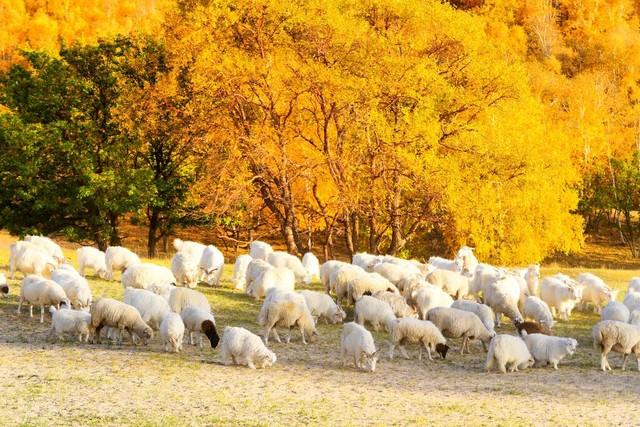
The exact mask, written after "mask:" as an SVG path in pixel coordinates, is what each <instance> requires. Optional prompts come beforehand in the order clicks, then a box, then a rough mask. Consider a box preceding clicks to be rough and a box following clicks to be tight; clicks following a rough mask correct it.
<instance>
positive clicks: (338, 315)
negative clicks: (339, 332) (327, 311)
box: [333, 305, 347, 323]
mask: <svg viewBox="0 0 640 427" xmlns="http://www.w3.org/2000/svg"><path fill="white" fill-rule="evenodd" d="M346 317H347V313H345V312H344V310H343V309H342V308H340V307H339V306H337V305H336V312H335V313H334V315H333V323H342V321H343V320H344V319H345V318H346Z"/></svg>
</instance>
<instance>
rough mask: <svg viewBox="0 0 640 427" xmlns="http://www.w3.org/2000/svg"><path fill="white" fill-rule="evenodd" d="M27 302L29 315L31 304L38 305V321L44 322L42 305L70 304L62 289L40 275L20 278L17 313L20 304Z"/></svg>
mask: <svg viewBox="0 0 640 427" xmlns="http://www.w3.org/2000/svg"><path fill="white" fill-rule="evenodd" d="M25 302H28V303H29V317H33V306H34V305H39V306H40V323H44V307H45V306H46V305H53V306H56V307H57V308H60V305H61V304H66V306H67V307H69V306H70V305H71V303H70V302H69V298H67V294H66V293H65V292H64V289H62V287H61V286H60V285H59V284H57V283H56V282H54V281H53V280H48V279H45V278H43V277H40V276H36V275H33V274H31V275H29V276H27V277H25V278H24V279H22V286H21V287H20V301H19V302H18V314H20V312H21V309H22V304H23V303H25Z"/></svg>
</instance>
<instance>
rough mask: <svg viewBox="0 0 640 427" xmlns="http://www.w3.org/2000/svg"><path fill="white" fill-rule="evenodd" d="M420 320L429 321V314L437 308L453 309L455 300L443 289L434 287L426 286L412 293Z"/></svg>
mask: <svg viewBox="0 0 640 427" xmlns="http://www.w3.org/2000/svg"><path fill="white" fill-rule="evenodd" d="M411 300H412V301H414V302H415V305H416V307H417V309H418V315H419V317H420V319H422V320H427V313H428V312H429V310H431V309H432V308H436V307H451V305H452V304H453V298H451V296H450V295H449V294H448V293H446V292H444V291H443V290H442V289H440V288H438V287H437V286H433V285H424V286H422V287H419V288H418V289H416V290H414V291H413V292H412V293H411Z"/></svg>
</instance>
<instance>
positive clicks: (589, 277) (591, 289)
mask: <svg viewBox="0 0 640 427" xmlns="http://www.w3.org/2000/svg"><path fill="white" fill-rule="evenodd" d="M576 281H577V282H578V283H579V284H580V285H582V287H583V289H582V305H583V308H586V305H587V304H589V303H591V304H593V306H594V308H595V310H596V313H598V314H600V313H601V312H602V308H603V307H604V306H605V305H607V304H609V303H610V302H611V301H615V300H616V297H617V295H618V291H616V290H612V289H611V288H609V287H608V286H607V285H606V284H605V283H604V281H603V280H602V279H601V278H599V277H598V276H596V275H595V274H592V273H582V274H579V275H578V277H576Z"/></svg>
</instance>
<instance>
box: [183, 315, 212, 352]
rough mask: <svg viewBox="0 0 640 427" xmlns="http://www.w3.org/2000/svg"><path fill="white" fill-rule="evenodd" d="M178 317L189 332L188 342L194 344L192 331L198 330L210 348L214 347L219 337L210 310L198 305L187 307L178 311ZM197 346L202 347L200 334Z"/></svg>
mask: <svg viewBox="0 0 640 427" xmlns="http://www.w3.org/2000/svg"><path fill="white" fill-rule="evenodd" d="M180 317H182V320H183V321H184V325H185V327H186V329H187V331H188V332H189V342H190V343H191V345H194V341H193V333H194V332H200V333H202V334H204V335H205V336H206V337H207V339H208V340H209V343H210V344H211V347H212V348H216V346H217V345H218V342H220V337H219V336H218V330H217V328H216V319H215V317H213V314H212V313H211V312H210V311H207V310H203V309H202V308H198V307H187V308H185V309H184V310H182V312H181V313H180ZM199 341H200V342H199V346H200V347H202V335H200V340H199Z"/></svg>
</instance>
